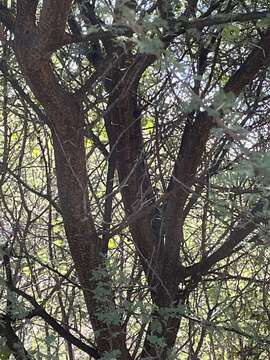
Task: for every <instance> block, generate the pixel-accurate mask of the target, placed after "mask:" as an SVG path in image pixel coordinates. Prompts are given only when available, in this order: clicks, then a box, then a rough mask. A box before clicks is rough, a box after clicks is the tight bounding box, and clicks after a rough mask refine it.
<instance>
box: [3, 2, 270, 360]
mask: <svg viewBox="0 0 270 360" xmlns="http://www.w3.org/2000/svg"><path fill="white" fill-rule="evenodd" d="M266 3H267V2H265V3H264V2H263V1H262V2H259V1H240V2H238V1H196V0H195V1H194V0H191V1H186V2H183V4H182V3H180V4H178V3H177V2H173V1H172V2H170V1H156V2H155V1H153V2H152V1H142V2H138V3H136V2H135V1H133V0H131V1H121V0H119V1H118V0H117V1H116V2H115V3H113V4H112V3H110V2H107V1H93V2H90V1H83V0H77V1H71V0H59V1H57V0H44V1H36V0H18V1H17V2H13V1H11V2H9V1H6V2H4V1H1V2H0V20H1V23H2V25H3V26H2V31H1V41H2V61H1V66H0V70H1V71H2V74H3V81H2V87H3V97H2V108H3V112H2V121H3V129H4V130H3V135H2V139H3V140H2V141H3V148H2V149H3V150H2V152H3V162H2V166H1V168H2V183H1V184H2V189H4V190H3V192H2V201H3V202H2V211H3V213H4V212H6V213H7V215H5V216H3V223H2V225H1V226H2V229H3V230H2V233H3V234H4V235H5V238H6V240H7V241H5V242H4V243H3V265H4V274H3V289H5V290H3V291H4V292H3V294H5V297H6V303H5V309H4V307H3V309H2V310H3V314H2V315H1V320H2V321H1V323H0V335H1V336H2V337H3V338H4V339H5V346H6V348H7V354H8V355H7V356H9V355H10V354H13V355H14V356H15V358H17V359H25V358H30V357H31V356H32V355H31V349H30V350H27V348H28V347H29V348H30V345H29V340H25V341H24V337H23V336H22V334H23V328H24V327H27V326H30V325H29V324H28V323H27V324H26V323H25V321H26V320H27V319H28V321H30V322H31V321H32V322H33V321H34V319H36V318H41V319H42V320H43V321H44V324H45V330H46V331H45V332H46V334H47V332H48V331H49V330H48V329H49V327H50V328H52V329H53V330H54V332H55V333H57V334H58V336H59V338H63V339H65V341H66V344H67V353H68V354H69V358H71V359H72V358H74V356H75V355H74V349H79V350H80V351H81V354H83V353H84V355H85V354H88V355H90V357H92V358H95V359H99V358H102V357H103V358H109V359H116V358H117V359H133V358H139V359H168V358H170V357H171V358H183V359H184V358H185V357H184V356H187V357H188V358H193V359H196V358H197V357H198V356H199V354H200V353H201V352H203V351H204V348H203V346H204V343H205V341H206V340H205V339H206V337H207V336H210V339H211V341H210V342H212V344H213V339H212V338H211V334H210V333H211V331H210V330H209V327H214V329H215V323H214V322H213V321H212V315H213V313H214V312H215V310H216V308H219V307H220V305H221V303H222V302H223V301H225V300H224V297H225V298H226V296H228V294H227V295H225V294H226V291H228V288H229V287H230V286H231V285H230V286H229V285H228V288H227V290H226V289H223V293H222V294H223V295H222V296H223V298H222V299H221V298H220V297H219V296H220V294H219V295H217V294H216V295H215V296H214V295H213V289H214V291H215V292H216V291H217V289H218V287H219V286H220V283H222V281H224V282H226V284H228V283H227V282H228V281H230V280H233V281H237V282H239V284H240V285H239V284H238V286H239V289H240V290H239V289H238V293H237V296H236V297H237V298H238V297H241V299H242V298H244V299H245V301H247V298H248V295H247V297H243V296H242V292H243V293H244V290H243V289H241V287H242V286H243V284H245V281H247V282H248V284H253V283H256V284H258V285H259V290H258V289H257V288H256V289H255V290H254V291H259V293H260V294H263V295H260V296H262V299H261V301H262V303H263V306H264V309H266V308H267V299H266V297H265V296H266V295H265V294H267V281H266V279H267V276H268V275H267V271H266V270H265V268H264V271H263V272H260V271H262V270H261V269H260V262H258V263H256V266H255V265H254V267H255V272H254V274H255V275H257V274H259V275H260V276H259V277H260V280H258V279H256V281H255V280H254V279H253V276H255V275H254V274H252V276H246V272H244V271H243V272H238V269H237V266H241V267H242V266H243V267H244V266H247V267H248V266H249V265H250V263H249V262H248V259H249V258H248V257H249V256H250V252H249V250H250V249H249V248H250V246H251V247H252V245H253V244H255V245H256V244H257V245H258V244H260V243H261V246H263V247H264V248H265V245H264V240H262V239H264V238H265V236H266V234H267V225H268V217H267V209H268V196H269V195H268V182H267V174H268V173H267V171H266V169H267V161H268V157H267V156H266V155H267V153H266V155H265V151H267V149H268V144H267V140H268V133H267V130H268V124H267V116H268V111H269V106H268V99H269V93H268V92H267V86H268V84H269V73H268V71H267V70H268V66H269V65H270V47H269V43H270V30H269V28H268V23H269V21H268V16H269V11H267V6H266ZM14 94H16V96H15V95H14ZM14 96H15V97H14ZM16 97H18V98H19V99H16ZM18 102H19V103H18ZM18 123H21V124H23V125H22V127H21V128H20V126H19V128H20V129H21V130H19V131H18V128H17V130H14V129H16V126H18ZM16 124H17V125H16ZM11 129H13V130H11ZM18 132H19V133H20V132H21V134H18ZM14 134H15V135H14ZM33 139H36V140H33ZM33 141H36V143H37V144H38V149H39V150H37V151H38V153H37V154H35V149H36V148H34V150H32V153H30V155H29V149H30V148H31V146H33ZM27 151H28V155H26V154H27ZM33 151H34V153H33ZM52 152H53V154H54V158H53V157H52ZM14 153H15V154H17V155H16V159H14V157H13V156H14ZM262 153H264V154H262ZM18 154H19V155H18ZM36 155H37V156H36ZM263 155H264V156H263ZM29 156H30V158H29ZM31 157H34V158H35V159H36V158H38V159H39V160H38V159H36V160H34V163H35V164H36V165H35V166H36V168H35V171H36V174H31V175H30V174H29V172H30V170H29V169H30V164H31V162H32V160H33V159H31ZM38 161H40V162H41V165H37V162H38ZM27 168H29V169H27ZM54 169H55V174H54ZM55 175H56V179H57V182H55ZM35 176H37V177H38V178H40V179H39V180H38V181H37V180H35V181H34V179H36V178H35ZM11 179H12V181H13V187H12V189H11V185H10V184H11ZM230 183H231V184H230ZM14 184H16V185H15V186H17V187H18V189H14ZM11 194H12V196H14V199H13V200H10V197H11ZM14 194H18V195H16V196H17V197H18V198H16V196H15V195H14ZM16 206H18V207H20V209H21V210H20V211H18V212H19V213H20V214H19V215H15V212H14V211H15V208H16ZM37 209H38V210H37ZM40 219H43V220H44V223H45V224H46V226H45V229H44V228H42V229H40V227H42V226H44V224H43V225H42V226H41V225H40V221H41V220H40ZM60 219H62V220H60ZM61 221H63V225H64V228H61ZM7 224H9V225H7ZM59 224H60V225H59ZM33 228H34V229H35V230H33ZM57 231H58V233H57V237H56V232H57ZM63 234H65V236H64V235H63ZM4 235H3V236H4ZM59 237H60V240H61V241H62V239H64V240H65V239H66V240H67V243H68V249H65V251H64V252H63V249H62V250H61V251H60V252H58V250H57V251H56V250H55V249H54V247H55V246H56V247H57V246H58V247H61V246H64V245H62V242H61V241H60V243H59V241H58V243H57V242H56V241H57V240H59ZM55 240H56V241H55ZM33 243H34V244H35V246H38V249H37V248H35V246H34V247H33ZM36 244H38V245H36ZM59 244H60V245H61V246H60V245H59ZM242 244H245V246H244V245H242ZM250 244H251V245H250ZM44 246H47V247H48V249H49V250H48V251H49V260H48V258H45V259H42V258H41V257H40V256H37V255H38V253H39V252H40V247H41V248H42V247H44ZM243 246H244V248H243ZM257 250H258V248H257V247H256V246H253V247H252V249H251V250H250V251H251V253H252V251H257ZM69 253H70V255H71V259H72V261H71V259H70V260H68V261H67V263H69V269H68V271H66V272H65V273H64V274H63V271H62V270H61V269H60V265H59V263H57V262H55V260H54V258H55V257H56V258H57V259H62V260H63V259H67V258H68V259H69ZM243 257H244V260H243ZM23 259H26V262H27V266H28V268H27V269H28V271H29V273H26V272H25V274H24V275H25V276H19V275H18V273H19V269H22V268H23V266H25V265H24V263H23V261H24V260H23ZM263 261H264V260H262V261H261V263H263ZM71 262H72V264H71V265H70V263H71ZM34 264H39V265H40V266H41V267H42V271H44V272H46V274H47V275H46V281H45V280H44V281H43V288H42V286H40V285H38V280H37V278H36V275H35V273H36V271H37V270H36V269H35V266H36V265H34ZM113 264H114V265H113ZM117 264H118V265H119V264H120V265H119V266H120V268H121V269H120V270H119V269H118V266H117ZM73 265H74V268H75V271H76V276H77V277H75V275H74V269H73ZM264 267H265V264H264ZM251 268H252V266H250V267H249V268H248V269H249V271H250V269H251ZM24 269H25V267H24ZM221 269H223V270H224V271H223V270H221ZM230 269H232V270H233V271H232V272H230V271H229V270H230ZM40 271H41V270H40ZM51 272H52V274H53V276H52V278H53V279H54V282H55V286H54V287H53V289H52V291H51V292H50V291H49V290H50V287H49V285H48V284H49V283H50V281H51V279H50V276H48V273H49V274H50V273H51ZM41 273H42V272H41ZM41 273H40V274H39V275H40V276H42V278H43V275H41ZM120 274H121V276H122V277H120ZM127 274H128V276H130V280H129V279H128V280H129V281H127V279H126V278H125V276H127ZM249 274H250V272H249ZM27 278H30V284H29V283H28V280H27ZM262 278H263V279H262ZM77 279H78V280H77ZM253 280H254V281H253ZM65 282H66V284H65ZM209 282H210V283H211V284H215V285H211V286H210V287H209V288H208V287H207V284H208V283H209ZM31 284H32V285H33V284H35V286H34V287H33V286H32V287H31ZM44 284H45V285H44ZM230 284H231V283H230ZM65 286H66V289H67V290H63V289H64V288H65ZM47 287H48V288H47ZM69 287H71V288H72V290H70V289H69ZM42 289H43V291H45V290H44V289H46V296H42ZM59 289H60V290H59ZM74 289H75V290H74ZM73 290H74V291H76V292H77V291H78V292H79V293H81V294H83V297H84V302H85V307H86V309H87V316H89V319H90V324H91V326H90V327H87V329H88V331H89V333H88V334H86V335H85V336H86V337H87V338H88V337H89V336H90V334H93V337H94V338H93V339H92V342H89V341H88V340H87V339H82V338H79V337H78V336H77V334H76V331H75V330H76V329H77V330H78V326H76V329H75V330H74V328H72V326H70V325H69V322H70V321H71V319H73V320H72V321H74V322H76V321H77V320H76V321H75V320H74V319H76V317H78V316H79V317H80V319H81V320H80V321H82V320H84V315H83V313H81V312H77V313H76V308H75V310H74V312H72V311H73V310H72V307H73V304H74V302H75V301H76V296H75V295H74V294H75V293H73V295H71V294H72V291H73ZM47 291H49V292H47ZM57 292H59V294H58V295H59V296H58V298H57V300H54V301H55V303H57V304H59V305H55V306H54V307H52V308H50V303H49V302H48V300H49V299H50V297H52V295H53V294H55V293H57ZM209 294H210V295H211V294H212V295H211V296H212V298H209V296H210V295H209ZM3 296H4V295H3ZM211 296H210V297H211ZM213 296H214V300H213ZM18 299H23V303H24V305H25V306H26V307H27V308H26V309H24V313H23V314H21V313H20V314H19V315H16V311H15V310H14V307H15V305H14V304H15V303H16V301H18ZM63 299H64V300H63ZM200 299H201V308H203V309H204V311H205V312H202V314H203V315H205V313H206V315H207V316H206V318H205V322H202V318H203V316H202V317H195V316H194V315H192V314H191V313H190V310H188V308H189V309H190V308H192V306H194V307H196V306H195V305H192V302H194V303H195V302H196V303H197V314H200V306H198V305H199V304H200ZM221 300H222V301H221ZM245 301H244V302H245ZM211 302H214V305H213V304H212V305H211ZM235 302H236V300H235V301H233V302H232V303H231V304H230V307H233V304H234V303H235ZM135 303H136V304H137V305H136V306H132V304H133V305H134V304H135ZM138 304H141V305H140V306H139V305H138ZM187 304H188V305H189V307H187ZM17 305H18V304H17ZM59 306H60V309H61V312H62V324H61V321H60V320H59V314H58V312H57V311H56V310H55V308H58V307H59ZM143 307H145V312H144V311H143ZM81 308H82V309H83V308H84V306H83V305H80V309H81ZM207 309H208V310H207ZM138 310H139V311H141V314H140V315H143V320H142V321H141V320H140V319H139V318H138V317H139V315H138V314H137V311H138ZM234 310H235V312H234V315H233V316H235V314H237V310H236V309H234ZM80 311H81V310H80ZM71 312H72V314H71ZM244 312H245V310H244ZM78 313H80V315H78ZM84 313H85V309H84ZM267 314H268V313H265V316H266V318H264V319H263V321H264V322H266V321H267V316H268V315H267ZM222 316H224V314H222ZM222 316H221V315H220V318H219V320H220V321H225V325H224V331H226V330H228V331H232V332H236V333H237V334H238V335H239V338H240V339H242V337H244V338H245V337H247V338H249V337H250V335H249V333H248V332H246V331H244V330H241V329H240V328H237V327H235V326H232V325H231V323H230V322H229V325H228V323H226V321H227V319H225V318H226V316H225V317H222ZM241 316H242V315H241ZM243 316H244V315H243ZM29 319H30V320H29ZM224 319H225V320H224ZM239 319H240V315H239ZM230 320H231V319H230ZM184 321H186V323H184ZM211 321H212V322H211ZM239 321H240V320H239ZM16 322H17V323H20V336H19V335H17V334H16V326H15V324H16ZM196 323H199V324H201V325H202V327H201V328H200V330H199V332H198V329H197V328H196V326H195V325H196ZM187 324H189V325H187ZM180 325H181V326H180ZM90 328H91V329H90ZM187 328H188V329H189V330H187ZM80 331H85V329H84V330H82V328H81V329H80ZM187 331H188V332H189V334H188V336H187V335H186V332H187ZM266 331H267V330H266ZM209 334H210V335H209ZM263 335H268V332H267V333H265V331H263ZM186 338H187V339H188V340H185V339H186ZM241 341H242V340H240V345H239V346H238V348H237V346H236V349H237V350H236V352H237V351H238V352H239V354H240V355H241V356H243V358H245V357H244V356H249V354H250V353H248V354H247V355H245V354H246V353H247V351H253V347H252V346H251V348H250V347H248V346H247V345H246V344H244V345H243V343H241ZM267 341H268V340H267V339H260V340H258V341H257V343H256V346H255V353H256V352H257V354H259V348H258V344H259V345H260V346H264V344H265V343H267ZM36 342H37V343H38V341H36ZM179 344H180V348H181V349H182V350H181V351H182V352H180V355H174V354H175V353H174V352H173V349H174V347H177V346H178V345H179ZM47 346H48V349H47V350H48V353H47V356H49V355H48V354H50V351H51V350H50V344H48V342H47ZM212 346H213V347H214V345H212ZM59 347H60V348H61V344H60V345H59ZM183 349H185V351H186V352H187V353H188V354H187V355H184V354H185V352H183V351H184V350H183ZM186 349H188V350H186ZM213 351H214V350H213ZM262 351H264V350H262ZM265 351H266V350H265ZM75 354H76V351H75ZM84 355H81V356H84ZM240 355H239V356H240ZM268 355H269V354H268ZM268 355H267V354H266V355H265V356H268ZM50 356H52V354H51V355H50ZM57 356H58V357H56V358H61V356H64V355H61V354H60V353H58V354H57ZM179 356H180V357H179ZM181 356H182V357H181ZM219 356H224V354H223V355H220V354H219ZM222 358H224V357H222Z"/></svg>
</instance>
